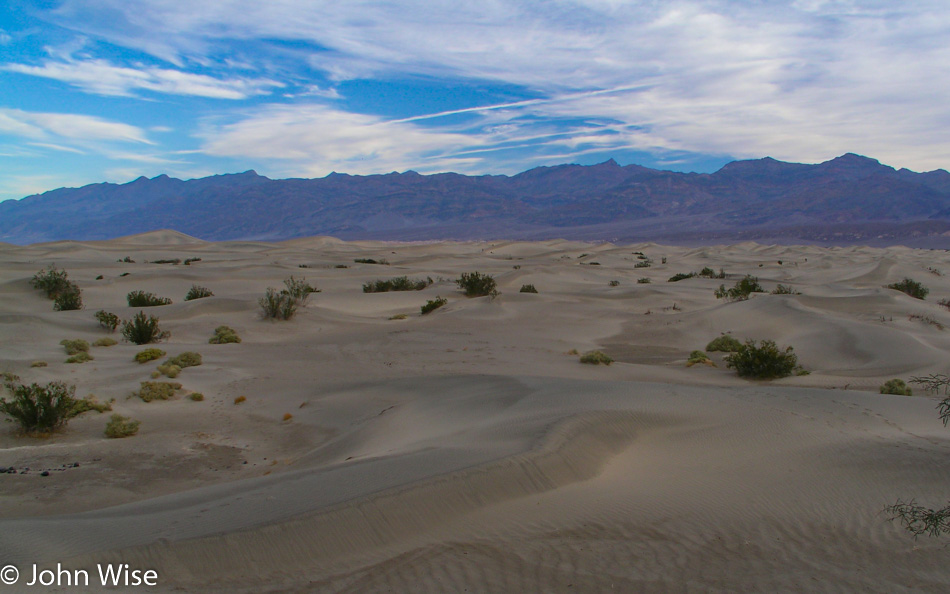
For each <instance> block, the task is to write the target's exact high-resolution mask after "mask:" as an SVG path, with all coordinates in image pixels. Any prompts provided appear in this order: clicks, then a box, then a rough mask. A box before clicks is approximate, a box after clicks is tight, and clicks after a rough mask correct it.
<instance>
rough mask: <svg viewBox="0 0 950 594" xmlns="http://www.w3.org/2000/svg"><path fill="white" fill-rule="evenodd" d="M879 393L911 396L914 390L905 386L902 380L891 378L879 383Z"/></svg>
mask: <svg viewBox="0 0 950 594" xmlns="http://www.w3.org/2000/svg"><path fill="white" fill-rule="evenodd" d="M880 391H881V394H895V395H897V396H913V395H914V391H913V390H911V389H910V388H908V387H907V384H905V383H904V380H901V379H897V378H894V379H891V380H887V381H886V382H884V383H883V384H881V389H880Z"/></svg>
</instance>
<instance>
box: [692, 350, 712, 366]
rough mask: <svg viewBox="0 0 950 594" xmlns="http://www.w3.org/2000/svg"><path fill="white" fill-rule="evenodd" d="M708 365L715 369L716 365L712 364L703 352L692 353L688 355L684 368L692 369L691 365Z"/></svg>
mask: <svg viewBox="0 0 950 594" xmlns="http://www.w3.org/2000/svg"><path fill="white" fill-rule="evenodd" d="M698 364H702V365H709V366H711V367H715V366H716V364H715V363H713V362H712V359H710V358H709V355H707V354H706V353H704V352H703V351H693V352H692V353H690V354H689V359H687V360H686V366H687V367H692V366H693V365H698Z"/></svg>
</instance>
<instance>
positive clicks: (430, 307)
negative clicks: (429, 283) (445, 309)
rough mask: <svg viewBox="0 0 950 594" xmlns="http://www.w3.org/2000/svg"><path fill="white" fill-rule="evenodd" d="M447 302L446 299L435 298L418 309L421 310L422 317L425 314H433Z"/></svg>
mask: <svg viewBox="0 0 950 594" xmlns="http://www.w3.org/2000/svg"><path fill="white" fill-rule="evenodd" d="M448 302H449V300H448V299H446V298H444V297H439V296H436V298H435V299H430V300H428V301H426V304H425V305H423V306H422V307H421V308H420V309H421V310H422V315H426V314H427V313H430V312H433V311H435V310H437V309H439V308H440V307H442V306H443V305H445V304H446V303H448Z"/></svg>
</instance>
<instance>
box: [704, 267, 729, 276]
mask: <svg viewBox="0 0 950 594" xmlns="http://www.w3.org/2000/svg"><path fill="white" fill-rule="evenodd" d="M698 276H701V277H703V278H726V271H725V270H723V269H722V268H720V269H719V272H716V271H715V270H713V269H712V268H710V267H709V266H704V267H703V269H702V270H700V271H699V275H698Z"/></svg>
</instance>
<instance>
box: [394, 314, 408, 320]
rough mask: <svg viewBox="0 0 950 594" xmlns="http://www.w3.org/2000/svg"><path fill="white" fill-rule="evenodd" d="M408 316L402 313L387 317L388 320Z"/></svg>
mask: <svg viewBox="0 0 950 594" xmlns="http://www.w3.org/2000/svg"><path fill="white" fill-rule="evenodd" d="M408 317H409V316H408V315H406V314H404V313H402V314H396V315H394V316H390V317H389V319H390V320H405V319H406V318H408Z"/></svg>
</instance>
